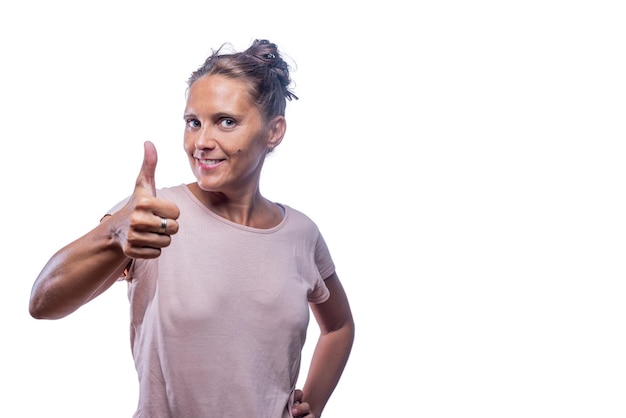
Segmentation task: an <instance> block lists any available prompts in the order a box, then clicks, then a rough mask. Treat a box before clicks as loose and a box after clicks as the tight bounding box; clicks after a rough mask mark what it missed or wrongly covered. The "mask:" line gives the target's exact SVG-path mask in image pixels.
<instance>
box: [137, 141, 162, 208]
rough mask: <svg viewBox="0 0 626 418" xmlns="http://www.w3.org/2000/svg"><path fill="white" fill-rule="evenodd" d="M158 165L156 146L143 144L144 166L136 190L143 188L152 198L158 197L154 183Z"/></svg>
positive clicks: (148, 142)
mask: <svg viewBox="0 0 626 418" xmlns="http://www.w3.org/2000/svg"><path fill="white" fill-rule="evenodd" d="M156 165H157V151H156V147H155V146H154V144H153V143H152V142H150V141H146V142H144V144H143V164H142V165H141V171H139V176H137V181H136V182H135V189H137V188H142V189H145V190H147V191H148V192H150V194H151V195H152V196H156V184H155V181H154V173H155V171H156Z"/></svg>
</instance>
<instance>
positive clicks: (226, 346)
mask: <svg viewBox="0 0 626 418" xmlns="http://www.w3.org/2000/svg"><path fill="white" fill-rule="evenodd" d="M158 195H159V197H162V198H165V199H169V200H172V201H174V202H175V203H176V204H177V205H178V207H179V209H180V218H179V219H178V222H179V226H180V228H179V231H178V233H177V234H175V235H173V236H172V243H171V245H170V246H169V247H167V248H164V249H163V251H162V253H161V256H160V257H159V258H157V259H153V260H135V261H134V262H133V265H132V266H131V269H130V271H129V274H128V276H127V279H128V283H129V289H128V295H129V299H130V305H131V345H132V351H133V357H134V359H135V365H136V368H137V373H138V376H139V385H140V391H139V392H140V393H139V405H138V408H137V411H136V413H135V415H134V416H135V417H138V418H139V417H140V418H147V417H150V418H156V417H158V418H165V417H177V418H203V417H210V418H221V417H223V418H226V417H228V418H232V417H254V418H288V417H291V414H290V412H289V409H290V406H291V405H290V404H291V395H292V392H293V390H294V388H295V384H296V381H297V378H298V373H299V369H300V355H301V350H302V347H303V345H304V342H305V338H306V330H307V326H308V322H309V306H308V304H309V303H322V302H324V301H325V300H326V299H327V298H328V297H329V291H328V289H327V288H326V286H325V284H324V280H323V279H325V278H327V277H329V276H330V275H331V274H332V273H333V272H334V269H335V267H334V264H333V261H332V259H331V256H330V254H329V251H328V248H327V246H326V244H325V242H324V239H323V238H322V236H321V234H320V232H319V230H318V228H317V226H316V225H315V224H314V223H313V222H312V221H311V220H310V219H309V218H308V217H307V216H305V215H304V214H302V213H301V212H298V211H296V210H294V209H292V208H290V207H288V206H284V205H283V208H284V209H285V215H284V218H283V221H282V222H281V223H280V224H279V225H277V226H276V227H274V228H271V229H255V228H250V227H246V226H242V225H239V224H236V223H233V222H230V221H228V220H226V219H224V218H221V217H220V216H218V215H216V214H214V213H213V212H211V211H210V210H208V209H207V208H206V207H205V206H204V205H202V203H200V202H199V201H198V200H197V199H196V198H195V196H193V194H192V193H191V192H190V191H189V190H188V188H187V187H186V186H184V185H181V186H177V187H171V188H166V189H161V190H159V191H158Z"/></svg>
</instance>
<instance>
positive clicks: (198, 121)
mask: <svg viewBox="0 0 626 418" xmlns="http://www.w3.org/2000/svg"><path fill="white" fill-rule="evenodd" d="M184 119H185V141H184V147H185V151H186V153H187V156H188V158H189V163H190V165H191V169H192V171H193V173H194V175H195V176H196V179H197V181H198V185H199V186H200V188H201V189H202V190H205V191H209V192H223V193H226V194H233V193H236V194H246V193H251V192H255V191H256V190H257V189H258V183H259V179H260V174H261V169H262V167H263V161H264V159H265V155H266V154H267V151H268V150H269V149H270V148H271V147H273V146H275V145H277V144H278V142H280V139H282V134H281V135H280V138H278V142H276V135H275V133H276V132H275V129H272V126H273V124H272V123H270V124H269V125H268V124H266V123H265V122H264V120H263V117H262V116H261V113H260V111H259V109H258V108H257V106H256V104H255V103H254V102H252V100H251V99H250V96H249V95H248V90H247V86H246V84H245V83H244V82H243V81H240V80H234V79H231V78H227V77H224V76H221V75H210V76H203V77H201V78H199V79H198V80H196V81H195V82H194V83H193V85H192V86H191V87H190V89H189V92H188V97H187V106H186V108H185V115H184ZM280 119H282V121H283V123H284V118H280Z"/></svg>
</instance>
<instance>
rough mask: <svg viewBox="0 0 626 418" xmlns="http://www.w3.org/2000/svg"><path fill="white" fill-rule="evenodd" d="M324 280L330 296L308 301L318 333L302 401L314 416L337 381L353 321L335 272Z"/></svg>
mask: <svg viewBox="0 0 626 418" xmlns="http://www.w3.org/2000/svg"><path fill="white" fill-rule="evenodd" d="M325 282H326V286H327V287H328V289H329V290H330V297H329V298H328V300H327V301H326V302H324V303H321V304H317V305H316V304H313V305H311V310H312V311H313V315H314V316H315V319H316V320H317V323H318V324H319V326H320V337H319V339H318V341H317V345H316V346H315V351H314V352H313V358H312V360H311V366H310V368H309V373H308V375H307V378H306V381H305V383H304V387H303V388H302V392H303V403H304V402H306V403H308V404H309V405H310V408H311V412H312V413H313V415H314V416H315V417H317V418H319V417H321V415H322V411H323V410H324V407H325V406H326V403H327V402H328V400H329V399H330V396H331V394H332V393H333V391H334V390H335V387H336V386H337V383H338V382H339V378H340V377H341V374H342V373H343V370H344V367H345V365H346V363H347V362H348V357H349V356H350V351H351V349H352V342H353V341H354V321H353V319H352V312H351V310H350V305H349V303H348V298H347V296H346V293H345V291H344V289H343V286H342V285H341V282H340V281H339V278H338V277H337V275H336V274H334V273H333V274H332V275H331V276H330V277H328V278H327V279H326V281H325Z"/></svg>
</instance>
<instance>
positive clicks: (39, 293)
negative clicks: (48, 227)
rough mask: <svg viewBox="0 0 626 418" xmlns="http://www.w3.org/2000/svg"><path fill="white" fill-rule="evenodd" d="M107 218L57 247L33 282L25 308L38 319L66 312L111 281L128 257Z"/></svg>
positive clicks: (120, 270) (119, 272)
mask: <svg viewBox="0 0 626 418" xmlns="http://www.w3.org/2000/svg"><path fill="white" fill-rule="evenodd" d="M107 224H108V222H106V221H105V222H102V223H101V224H100V225H98V226H97V227H96V228H94V229H93V230H92V231H90V232H89V233H87V234H86V235H84V236H82V237H81V238H79V239H77V240H76V241H74V242H72V243H70V244H69V245H67V246H66V247H64V248H62V249H61V250H59V251H58V252H57V253H56V254H55V255H54V256H52V258H51V259H50V260H49V261H48V263H47V264H46V265H45V266H44V268H43V269H42V271H41V273H40V274H39V276H38V277H37V280H36V281H35V283H34V285H33V289H32V292H31V297H30V306H29V310H30V313H31V315H32V316H33V317H35V318H38V319H58V318H62V317H64V316H67V315H69V314H70V313H72V312H74V311H75V310H76V309H78V308H79V307H80V306H82V305H83V304H85V303H86V302H88V301H89V300H91V299H92V298H93V297H94V296H95V295H96V294H99V293H100V292H102V291H103V290H104V289H106V288H107V287H109V286H110V285H111V284H112V283H114V282H115V280H116V278H117V277H119V276H120V274H121V273H122V272H123V270H124V267H125V266H126V264H127V263H128V261H129V259H128V258H127V257H126V256H125V255H124V253H123V252H122V250H121V249H120V247H119V245H118V244H117V243H116V241H115V237H114V236H113V234H112V233H111V231H110V230H109V228H110V225H107Z"/></svg>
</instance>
